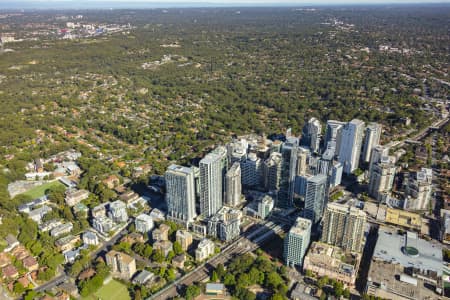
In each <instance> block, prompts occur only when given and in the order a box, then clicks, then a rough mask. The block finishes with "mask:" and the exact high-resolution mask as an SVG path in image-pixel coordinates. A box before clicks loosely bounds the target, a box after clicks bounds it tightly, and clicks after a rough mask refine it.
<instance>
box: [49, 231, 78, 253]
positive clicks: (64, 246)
mask: <svg viewBox="0 0 450 300" xmlns="http://www.w3.org/2000/svg"><path fill="white" fill-rule="evenodd" d="M79 241H80V236H78V235H77V236H75V235H68V236H65V237H63V238H60V239H59V240H57V241H56V242H55V245H56V247H57V248H58V250H59V251H61V252H66V251H69V250H72V249H73V248H75V245H76V244H77V243H78V242H79Z"/></svg>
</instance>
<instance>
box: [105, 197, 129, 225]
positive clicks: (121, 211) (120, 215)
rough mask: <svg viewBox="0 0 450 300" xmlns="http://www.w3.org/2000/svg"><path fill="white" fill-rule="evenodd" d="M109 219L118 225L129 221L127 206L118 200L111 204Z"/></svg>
mask: <svg viewBox="0 0 450 300" xmlns="http://www.w3.org/2000/svg"><path fill="white" fill-rule="evenodd" d="M108 217H109V218H110V219H112V220H113V221H114V222H116V223H124V222H127V221H128V213H127V206H126V204H125V203H123V202H122V201H120V200H116V201H114V202H111V203H110V204H109V210H108Z"/></svg>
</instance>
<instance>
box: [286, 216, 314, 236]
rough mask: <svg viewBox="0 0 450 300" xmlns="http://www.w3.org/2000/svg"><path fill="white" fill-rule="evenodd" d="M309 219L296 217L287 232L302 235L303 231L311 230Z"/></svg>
mask: <svg viewBox="0 0 450 300" xmlns="http://www.w3.org/2000/svg"><path fill="white" fill-rule="evenodd" d="M311 224H312V223H311V220H308V219H304V218H300V217H299V218H297V220H296V221H295V225H294V226H292V227H291V230H289V233H294V234H296V235H303V233H304V232H305V231H308V232H310V231H311Z"/></svg>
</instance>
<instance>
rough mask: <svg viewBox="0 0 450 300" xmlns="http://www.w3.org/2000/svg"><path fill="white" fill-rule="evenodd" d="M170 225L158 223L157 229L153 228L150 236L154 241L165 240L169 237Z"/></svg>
mask: <svg viewBox="0 0 450 300" xmlns="http://www.w3.org/2000/svg"><path fill="white" fill-rule="evenodd" d="M169 230H170V227H169V226H168V225H166V224H161V225H159V228H158V229H155V230H153V232H152V238H153V240H154V241H167V240H168V239H169Z"/></svg>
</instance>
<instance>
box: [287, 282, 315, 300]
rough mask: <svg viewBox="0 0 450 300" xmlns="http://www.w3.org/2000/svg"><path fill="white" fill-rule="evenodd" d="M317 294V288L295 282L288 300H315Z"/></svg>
mask: <svg viewBox="0 0 450 300" xmlns="http://www.w3.org/2000/svg"><path fill="white" fill-rule="evenodd" d="M317 294H318V289H317V288H312V287H310V286H308V285H305V284H303V283H300V282H297V284H296V285H295V287H294V289H293V290H292V292H291V297H290V299H292V300H317V298H316V296H317Z"/></svg>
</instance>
